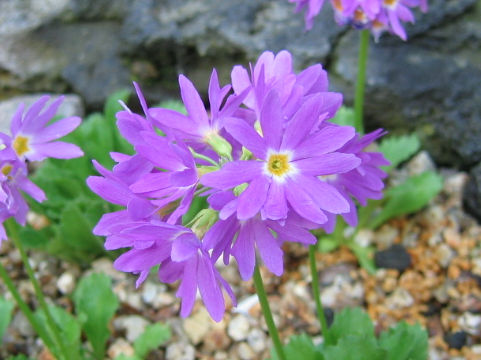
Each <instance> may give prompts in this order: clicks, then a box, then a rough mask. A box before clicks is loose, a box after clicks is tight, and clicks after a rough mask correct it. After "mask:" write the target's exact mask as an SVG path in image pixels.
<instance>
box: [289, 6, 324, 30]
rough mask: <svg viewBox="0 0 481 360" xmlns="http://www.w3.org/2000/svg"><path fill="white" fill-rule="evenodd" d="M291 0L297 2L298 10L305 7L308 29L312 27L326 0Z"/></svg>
mask: <svg viewBox="0 0 481 360" xmlns="http://www.w3.org/2000/svg"><path fill="white" fill-rule="evenodd" d="M289 2H290V3H295V4H296V10H295V11H296V12H299V11H301V10H303V9H305V14H304V20H305V21H306V30H310V29H311V28H312V26H313V25H314V18H315V17H316V16H317V15H318V14H319V13H320V12H321V9H322V5H324V0H289Z"/></svg>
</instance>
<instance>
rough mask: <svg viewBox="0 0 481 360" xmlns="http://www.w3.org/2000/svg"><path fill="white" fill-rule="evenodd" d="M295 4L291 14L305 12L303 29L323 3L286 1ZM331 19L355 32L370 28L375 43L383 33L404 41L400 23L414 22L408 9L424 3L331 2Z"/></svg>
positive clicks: (401, 0) (381, 0)
mask: <svg viewBox="0 0 481 360" xmlns="http://www.w3.org/2000/svg"><path fill="white" fill-rule="evenodd" d="M289 2H291V3H296V4H297V6H296V9H295V11H296V12H298V11H300V10H302V9H305V20H306V30H309V29H311V28H312V24H313V21H314V17H315V16H317V14H319V12H320V10H321V7H322V4H323V2H324V1H323V0H289ZM331 4H332V7H333V9H334V14H335V19H336V21H337V22H338V23H339V24H340V25H346V24H348V25H352V26H353V27H355V28H357V29H366V28H367V29H370V30H371V32H372V33H373V35H374V38H375V39H376V41H377V40H378V39H379V36H380V34H381V33H382V32H384V31H389V32H392V33H394V34H396V35H397V36H399V37H400V38H401V39H403V40H406V39H407V36H406V31H405V30H404V28H403V26H402V24H401V22H411V23H413V22H414V16H413V14H412V13H411V10H409V8H414V7H419V8H420V9H421V11H423V12H426V11H427V10H428V4H427V0H331Z"/></svg>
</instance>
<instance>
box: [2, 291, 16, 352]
mask: <svg viewBox="0 0 481 360" xmlns="http://www.w3.org/2000/svg"><path fill="white" fill-rule="evenodd" d="M13 306H14V304H13V303H12V302H11V301H8V300H6V299H4V298H3V297H0V344H1V343H2V338H3V335H4V334H5V331H7V328H8V325H9V324H10V321H11V320H12V311H13Z"/></svg>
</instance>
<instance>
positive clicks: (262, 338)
mask: <svg viewBox="0 0 481 360" xmlns="http://www.w3.org/2000/svg"><path fill="white" fill-rule="evenodd" d="M247 343H248V344H249V346H250V347H251V348H252V350H254V351H255V352H256V353H260V352H262V351H264V350H265V348H266V333H265V332H264V331H262V330H260V329H252V330H251V331H250V332H249V334H248V335H247Z"/></svg>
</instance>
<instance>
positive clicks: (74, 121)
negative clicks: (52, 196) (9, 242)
mask: <svg viewBox="0 0 481 360" xmlns="http://www.w3.org/2000/svg"><path fill="white" fill-rule="evenodd" d="M48 100H49V97H48V96H43V97H41V98H40V99H39V100H37V101H36V102H35V103H34V104H33V105H32V106H31V107H30V108H29V109H28V110H27V111H26V113H25V114H24V110H25V109H24V105H23V104H22V105H20V106H19V107H18V109H17V111H16V112H15V114H14V115H13V118H12V122H11V124H10V129H11V133H12V135H11V136H10V135H8V134H5V133H0V141H1V142H2V143H1V149H0V222H1V224H0V242H1V241H2V240H5V239H6V238H7V234H6V233H5V229H4V228H3V222H4V221H5V220H7V219H8V218H10V217H14V218H15V220H16V221H17V222H18V223H19V224H21V225H25V222H26V217H27V212H28V210H29V208H28V204H27V202H26V201H25V199H24V198H23V195H22V193H21V192H25V193H26V194H28V195H30V196H31V197H32V198H33V199H34V200H36V201H38V202H42V201H44V200H45V199H46V197H45V193H44V192H43V191H42V189H40V188H39V187H38V186H37V185H35V184H34V183H33V182H32V181H30V179H29V178H28V168H27V164H26V160H37V161H38V160H43V159H45V158H47V157H54V158H59V159H70V158H74V157H79V156H82V155H83V152H82V150H81V149H80V148H79V147H77V146H76V145H73V144H69V143H65V142H61V141H54V140H56V139H58V138H60V137H62V136H64V135H67V134H68V133H70V132H71V131H73V130H74V129H75V128H76V127H77V126H78V125H79V124H80V118H78V117H69V118H65V119H62V120H59V121H57V122H55V123H53V124H51V125H47V123H48V122H49V121H50V120H51V119H52V118H53V117H54V116H55V113H56V112H57V109H58V107H59V105H60V103H61V102H62V100H63V97H60V98H58V99H57V100H55V101H54V102H52V104H50V106H48V107H47V109H45V110H44V111H42V109H43V108H44V107H45V105H46V103H47V102H48Z"/></svg>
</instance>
